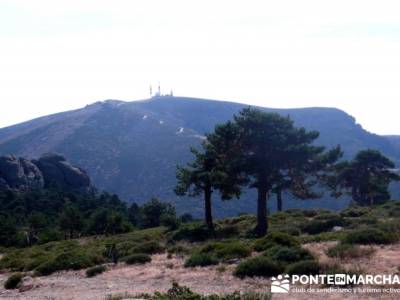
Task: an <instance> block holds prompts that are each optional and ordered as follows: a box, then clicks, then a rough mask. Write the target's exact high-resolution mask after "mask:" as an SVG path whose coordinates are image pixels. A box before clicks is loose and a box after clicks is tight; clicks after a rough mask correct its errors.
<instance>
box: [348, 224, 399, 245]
mask: <svg viewBox="0 0 400 300" xmlns="http://www.w3.org/2000/svg"><path fill="white" fill-rule="evenodd" d="M396 241H397V236H396V235H395V234H393V233H389V232H384V231H382V230H380V229H376V228H364V229H359V230H356V231H353V232H349V233H348V234H347V235H346V236H345V237H344V240H343V242H344V243H348V244H361V245H371V244H391V243H394V242H396Z"/></svg>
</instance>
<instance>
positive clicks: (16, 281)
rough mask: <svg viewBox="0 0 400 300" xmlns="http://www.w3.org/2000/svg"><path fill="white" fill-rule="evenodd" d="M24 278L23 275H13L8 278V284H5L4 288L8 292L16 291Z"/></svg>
mask: <svg viewBox="0 0 400 300" xmlns="http://www.w3.org/2000/svg"><path fill="white" fill-rule="evenodd" d="M23 278H24V275H22V274H21V273H15V274H12V275H11V276H10V277H8V278H7V280H6V282H5V283H4V288H5V289H6V290H12V289H16V288H17V287H18V286H19V285H20V283H21V282H22V279H23Z"/></svg>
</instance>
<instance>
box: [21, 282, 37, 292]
mask: <svg viewBox="0 0 400 300" xmlns="http://www.w3.org/2000/svg"><path fill="white" fill-rule="evenodd" d="M33 287H34V286H33V284H28V285H23V286H21V287H20V288H19V289H18V291H19V292H20V293H24V292H27V291H30V290H31V289H33Z"/></svg>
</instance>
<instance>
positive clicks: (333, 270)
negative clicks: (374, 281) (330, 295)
mask: <svg viewBox="0 0 400 300" xmlns="http://www.w3.org/2000/svg"><path fill="white" fill-rule="evenodd" d="M322 272H323V274H327V275H335V274H346V275H349V276H353V275H355V276H360V275H362V274H363V271H362V270H361V269H343V268H342V267H341V266H340V265H330V266H325V267H324V268H323V270H322ZM326 286H334V285H329V284H326ZM352 286H355V284H352V283H349V284H346V285H342V287H352Z"/></svg>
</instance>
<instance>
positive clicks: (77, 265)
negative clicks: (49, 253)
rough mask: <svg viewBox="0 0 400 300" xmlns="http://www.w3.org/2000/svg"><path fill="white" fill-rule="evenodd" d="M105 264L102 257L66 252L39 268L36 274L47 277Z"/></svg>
mask: <svg viewBox="0 0 400 300" xmlns="http://www.w3.org/2000/svg"><path fill="white" fill-rule="evenodd" d="M103 262H104V259H102V258H101V257H98V256H90V255H88V254H86V253H83V252H64V253H61V254H59V255H57V256H56V257H55V258H53V259H50V260H48V261H47V262H45V263H43V264H41V265H40V266H38V267H37V268H36V270H35V272H36V274H38V275H42V276H46V275H50V274H52V273H54V272H56V271H61V270H80V269H85V268H88V267H91V266H94V265H97V264H99V263H103Z"/></svg>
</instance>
